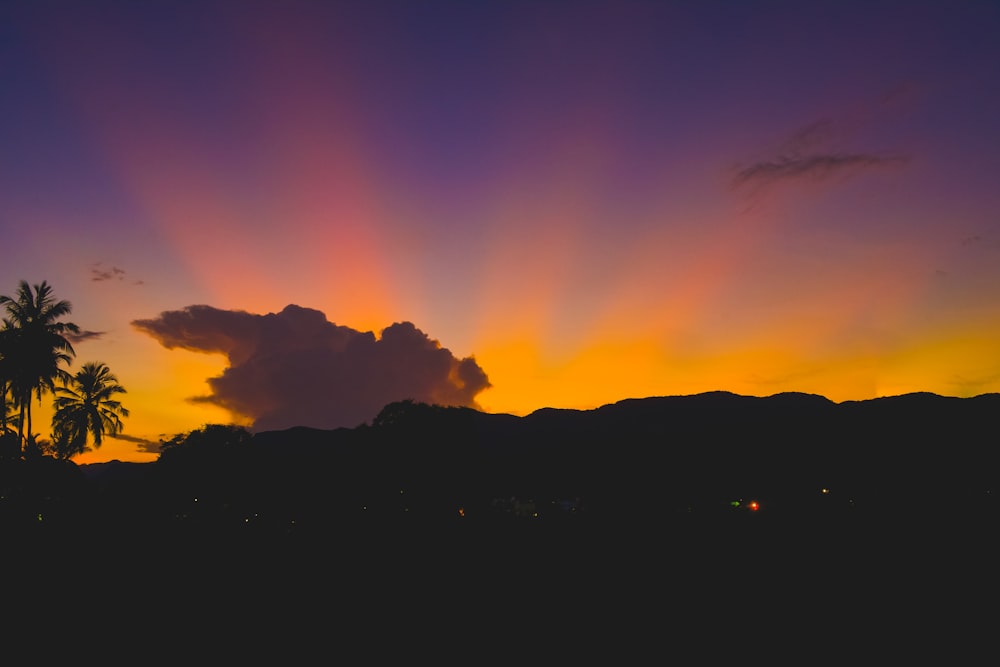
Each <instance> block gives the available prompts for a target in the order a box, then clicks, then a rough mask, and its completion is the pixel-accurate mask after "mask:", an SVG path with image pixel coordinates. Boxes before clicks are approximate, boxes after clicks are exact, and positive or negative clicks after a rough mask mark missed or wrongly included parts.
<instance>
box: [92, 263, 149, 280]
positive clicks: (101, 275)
mask: <svg viewBox="0 0 1000 667" xmlns="http://www.w3.org/2000/svg"><path fill="white" fill-rule="evenodd" d="M90 280H91V281H93V282H95V283H100V282H104V281H106V280H117V281H119V282H124V281H125V269H122V268H120V267H117V266H112V267H111V268H110V269H106V268H104V266H103V264H102V263H101V262H97V263H96V264H94V265H92V266H91V267H90ZM132 284H133V285H142V284H144V282H143V281H142V280H138V279H136V280H133V281H132Z"/></svg>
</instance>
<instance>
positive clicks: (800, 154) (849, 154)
mask: <svg viewBox="0 0 1000 667" xmlns="http://www.w3.org/2000/svg"><path fill="white" fill-rule="evenodd" d="M842 133H843V131H842V130H841V128H839V127H838V125H837V124H835V123H834V122H833V121H832V120H830V119H822V120H818V121H816V122H813V123H810V124H809V125H806V126H805V127H802V128H800V129H799V130H797V131H795V132H794V133H792V135H791V136H790V137H789V138H788V139H786V140H785V141H784V142H782V143H781V145H779V146H778V147H777V149H776V151H775V152H774V154H773V155H770V156H768V157H765V158H762V159H759V160H756V161H754V162H753V163H751V164H750V165H749V166H738V167H737V168H736V169H735V174H734V176H733V179H732V183H731V185H732V188H733V189H734V190H741V191H747V192H749V193H750V194H751V195H756V194H759V193H761V191H763V190H766V189H769V188H770V187H771V186H773V185H776V184H779V183H786V182H796V181H797V182H805V181H809V182H812V183H822V182H827V181H830V180H832V179H834V178H841V179H843V178H848V177H851V176H854V175H856V174H858V173H860V172H863V171H870V170H873V169H886V168H894V167H900V166H903V165H905V164H906V163H907V162H909V160H910V158H909V157H908V156H905V155H891V154H881V153H873V152H869V151H846V150H838V149H835V148H834V147H833V145H834V144H836V143H838V141H841V140H842V137H841V136H840V135H841V134H842Z"/></svg>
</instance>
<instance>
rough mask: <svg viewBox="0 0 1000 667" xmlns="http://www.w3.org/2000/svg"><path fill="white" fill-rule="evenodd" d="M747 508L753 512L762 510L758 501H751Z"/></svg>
mask: <svg viewBox="0 0 1000 667" xmlns="http://www.w3.org/2000/svg"><path fill="white" fill-rule="evenodd" d="M747 507H749V508H750V510H751V511H753V512H756V511H757V510H759V509H760V504H759V503H758V502H757V501H756V500H751V501H750V504H749V505H747Z"/></svg>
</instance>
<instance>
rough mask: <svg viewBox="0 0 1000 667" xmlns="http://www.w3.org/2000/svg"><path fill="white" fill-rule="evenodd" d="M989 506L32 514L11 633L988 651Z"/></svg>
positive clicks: (92, 642)
mask: <svg viewBox="0 0 1000 667" xmlns="http://www.w3.org/2000/svg"><path fill="white" fill-rule="evenodd" d="M983 518H984V517H964V518H962V519H961V520H958V519H955V518H952V519H947V518H945V517H935V518H933V519H928V520H926V521H923V522H922V521H920V520H916V519H914V520H911V521H900V520H899V519H898V517H897V518H895V520H894V521H893V522H892V523H889V522H886V521H883V520H879V519H877V518H874V517H869V518H868V519H867V520H865V521H861V520H854V521H837V522H828V523H827V524H825V525H824V524H821V523H815V524H808V523H795V524H793V523H791V522H787V521H768V520H767V517H764V516H741V517H740V518H739V519H736V520H731V519H725V520H723V519H719V520H716V521H703V522H697V521H670V522H662V523H659V524H650V525H626V524H619V525H612V524H600V525H598V524H596V523H590V524H585V523H577V524H560V525H551V524H550V525H545V524H543V523H541V522H534V523H532V522H507V523H494V524H491V525H471V524H465V525H462V524H459V523H452V524H449V525H447V526H445V525H426V524H425V525H417V524H409V525H407V524H404V523H394V524H391V525H390V524H384V525H381V526H376V525H368V526H352V527H350V528H349V529H347V528H344V527H340V528H339V529H338V527H336V526H331V527H330V529H329V530H328V531H323V532H315V533H310V534H301V533H300V534H287V535H284V536H278V535H274V534H259V533H258V534H252V533H245V534H238V533H235V532H231V531H226V532H214V531H212V530H198V531H191V530H184V531H135V530H133V531H129V530H127V529H125V527H123V526H116V527H112V526H107V525H106V526H103V527H101V528H100V529H96V530H95V529H90V530H78V529H70V528H67V529H64V530H60V531H50V532H48V533H46V532H45V531H41V530H37V531H31V530H21V531H18V532H17V533H16V534H13V535H12V534H8V536H7V537H8V538H16V539H5V541H4V556H3V559H4V566H5V571H6V572H7V582H8V583H7V585H6V588H5V594H4V600H5V607H4V608H5V610H6V612H5V620H6V621H7V622H6V623H5V627H7V629H8V631H13V630H14V628H16V627H18V625H20V624H23V625H24V628H25V629H26V630H31V631H37V630H38V629H39V628H40V627H42V628H60V632H61V633H62V634H61V636H62V637H70V636H72V637H74V638H75V639H74V640H73V641H74V642H83V643H82V644H74V645H76V646H78V647H79V648H81V650H82V649H83V647H84V646H87V647H89V649H88V650H90V651H93V650H96V648H97V647H100V650H101V651H121V650H124V647H126V646H128V647H130V648H129V650H130V651H136V650H138V651H142V652H143V653H142V655H146V654H155V655H156V656H158V661H159V660H167V659H181V658H184V657H185V656H186V657H187V658H188V659H191V658H197V661H198V662H206V663H215V662H220V661H224V662H234V661H236V660H244V659H246V658H253V659H257V660H261V661H267V662H270V661H280V664H315V663H336V662H341V661H342V660H344V661H346V662H348V663H349V664H357V663H365V664H384V663H386V662H389V661H390V660H391V661H393V662H395V661H398V660H406V661H417V660H419V661H421V662H424V661H432V662H436V663H440V662H448V663H452V664H468V665H477V664H494V663H497V664H499V663H509V662H514V663H517V664H525V663H527V664H543V663H544V664H560V665H561V664H569V663H571V662H578V661H580V660H581V659H584V660H587V661H588V662H610V661H613V662H614V663H615V664H638V663H641V664H652V663H658V664H664V663H668V662H675V661H678V660H680V661H681V662H683V663H685V664H687V663H699V664H718V662H719V661H720V660H723V659H732V658H739V659H740V662H748V663H757V662H760V661H768V662H774V661H779V662H785V663H787V664H792V663H794V664H801V663H804V662H814V661H815V660H821V661H830V662H838V663H840V662H843V661H846V660H849V661H851V662H863V663H881V662H889V661H891V662H898V661H901V660H905V661H909V660H910V659H911V658H913V657H923V658H926V659H932V658H933V656H941V658H942V659H944V656H947V659H948V662H949V663H950V664H973V663H972V662H969V661H967V660H966V659H964V658H963V656H966V657H971V656H973V655H977V654H978V653H979V650H980V649H982V648H983V647H984V646H987V645H988V643H989V642H990V641H992V639H991V638H992V637H993V636H994V632H995V627H996V625H995V623H996V621H997V618H998V617H997V611H996V607H997V604H998V600H997V592H998V589H997V569H998V565H1000V558H998V556H1000V553H998V547H997V540H996V539H995V536H996V525H995V524H994V523H992V522H991V523H989V524H982V523H980V520H981V519H983ZM12 610H17V612H18V613H16V614H11V611H12ZM11 621H14V624H12V623H11ZM8 637H14V638H19V637H22V635H19V634H18V633H16V632H15V633H14V634H9V635H8ZM57 648H62V649H65V648H66V645H65V644H61V645H59V644H57V645H52V646H50V649H52V650H54V649H57ZM347 655H351V656H354V658H352V659H349V660H345V658H346V656H347Z"/></svg>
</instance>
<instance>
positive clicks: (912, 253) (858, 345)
mask: <svg viewBox="0 0 1000 667" xmlns="http://www.w3.org/2000/svg"><path fill="white" fill-rule="evenodd" d="M998 35H1000V4H998V3H995V2H986V1H982V2H977V1H967V2H964V1H956V2H877V1H873V2H858V3H853V2H843V1H840V2H828V3H825V2H810V3H803V2H768V1H763V2H754V1H747V2H712V1H705V2H702V1H699V2H665V1H661V2H627V1H621V2H582V1H576V2H547V1H544V0H541V1H539V0H536V1H532V2H520V1H509V2H506V1H505V2H492V3H491V2H461V1H455V2H434V1H430V2H428V1H416V2H381V1H379V0H370V1H359V2H332V1H331V2H321V1H318V0H317V1H309V2H307V1H301V2H300V1H287V0H282V1H280V2H279V1H277V0H275V1H271V2H264V1H256V0H239V1H232V2H212V1H208V0H202V1H197V2H183V1H177V0H175V1H172V2H167V1H159V0H150V1H144V2H106V1H102V0H88V1H87V2H70V1H66V2H57V1H46V0H40V1H31V2H28V1H23V2H11V1H6V0H3V1H2V2H0V83H2V90H3V104H0V230H2V233H0V294H7V295H14V294H15V292H16V290H17V287H18V283H19V281H20V280H22V279H23V280H27V281H28V282H29V283H32V284H35V283H40V282H41V281H43V280H44V281H48V283H49V284H51V285H52V287H53V289H54V291H55V294H56V296H57V297H59V298H62V299H67V300H69V301H70V302H71V303H72V304H73V312H72V315H71V316H70V317H69V318H67V320H69V321H72V322H75V323H76V324H77V325H79V326H80V328H81V329H83V330H84V331H85V332H88V333H89V334H90V335H89V336H88V337H86V338H85V339H83V340H80V341H79V342H77V343H76V345H75V348H76V359H75V361H74V363H73V365H72V366H71V367H70V370H71V371H75V370H76V369H78V368H79V367H80V366H81V365H82V364H83V363H84V362H87V361H103V362H105V363H107V364H108V365H109V366H110V367H111V369H112V371H113V372H115V373H116V374H117V376H118V378H119V380H120V381H121V383H122V384H123V385H124V386H125V387H126V388H127V389H128V394H126V395H125V396H123V397H122V401H123V403H124V404H125V406H126V407H127V408H128V409H129V410H130V411H131V416H130V417H129V418H128V419H126V420H125V432H124V434H123V436H125V437H123V438H115V439H109V440H107V441H106V442H105V443H104V444H103V445H102V447H101V448H100V449H99V450H97V451H95V452H93V453H90V454H87V455H84V456H81V457H78V458H77V459H76V460H77V462H79V463H86V462H96V461H105V460H111V459H121V460H132V461H151V460H155V458H156V453H155V445H156V444H157V443H158V442H159V441H160V440H161V439H167V438H169V437H171V436H173V435H175V434H178V433H182V432H186V431H189V430H192V429H195V428H199V427H200V426H202V425H204V424H207V423H229V422H233V421H239V422H240V423H246V424H249V425H253V426H254V427H255V428H257V429H266V428H285V427H288V426H292V425H307V426H316V427H322V428H333V427H336V426H349V427H354V426H357V425H358V424H360V423H363V422H366V421H370V420H371V419H372V418H373V417H374V416H375V414H377V411H378V408H379V407H380V406H382V405H384V404H385V403H387V402H390V401H392V400H399V399H403V398H415V399H419V400H428V401H431V400H433V401H439V402H442V403H450V404H464V405H473V406H475V407H478V408H480V409H482V410H484V411H488V412H507V413H512V414H519V415H523V414H527V413H529V412H531V411H533V410H535V409H538V408H541V407H566V408H594V407H597V406H600V405H603V404H606V403H611V402H615V401H618V400H621V399H625V398H631V397H644V396H661V395H679V394H692V393H698V392H703V391H713V390H726V391H732V392H736V393H740V394H747V395H755V396H767V395H771V394H774V393H778V392H784V391H800V392H809V393H815V394H822V395H824V396H826V397H828V398H830V399H831V400H834V401H838V402H840V401H845V400H857V399H868V398H873V397H877V396H885V395H895V394H900V393H907V392H912V391H930V392H935V393H939V394H944V395H949V396H973V395H977V394H982V393H987V392H997V391H1000V126H998V123H1000V39H998V37H997V36H998ZM383 332H385V334H384V335H383ZM43 403H44V404H48V403H50V400H49V399H48V398H46V399H45V400H44V402H43ZM35 409H36V412H35V414H36V417H35V426H36V430H38V431H41V434H42V436H43V437H47V436H48V421H49V419H50V418H51V415H50V413H49V412H47V411H46V410H47V408H46V406H45V405H43V406H42V407H41V408H38V407H37V406H36V408H35Z"/></svg>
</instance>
